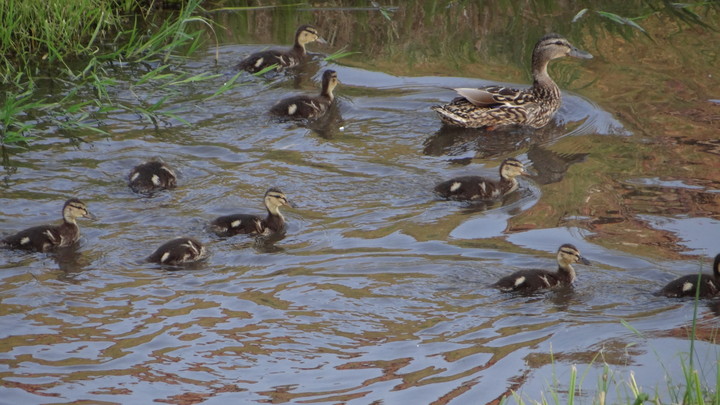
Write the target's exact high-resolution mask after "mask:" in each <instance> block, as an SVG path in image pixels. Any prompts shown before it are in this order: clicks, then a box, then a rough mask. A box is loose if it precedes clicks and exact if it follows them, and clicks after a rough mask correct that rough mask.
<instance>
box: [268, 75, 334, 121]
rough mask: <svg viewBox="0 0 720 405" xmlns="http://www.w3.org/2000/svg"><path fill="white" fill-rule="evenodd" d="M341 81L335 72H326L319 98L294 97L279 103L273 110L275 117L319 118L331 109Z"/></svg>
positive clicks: (271, 111) (271, 110)
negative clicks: (335, 90) (334, 91)
mask: <svg viewBox="0 0 720 405" xmlns="http://www.w3.org/2000/svg"><path fill="white" fill-rule="evenodd" d="M338 83H339V81H338V78H337V73H336V72H335V71H334V70H326V71H325V72H324V73H323V76H322V89H321V90H320V94H319V95H317V96H306V95H303V96H294V97H288V98H285V99H282V100H280V101H278V103H277V104H275V105H274V106H273V107H272V108H271V109H270V113H271V114H274V115H280V116H285V117H289V118H296V119H306V118H317V117H319V116H321V115H323V114H325V111H327V109H328V108H329V107H330V104H332V102H333V100H334V99H335V96H334V95H333V90H334V89H335V87H336V86H337V85H338Z"/></svg>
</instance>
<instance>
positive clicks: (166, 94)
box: [0, 0, 218, 146]
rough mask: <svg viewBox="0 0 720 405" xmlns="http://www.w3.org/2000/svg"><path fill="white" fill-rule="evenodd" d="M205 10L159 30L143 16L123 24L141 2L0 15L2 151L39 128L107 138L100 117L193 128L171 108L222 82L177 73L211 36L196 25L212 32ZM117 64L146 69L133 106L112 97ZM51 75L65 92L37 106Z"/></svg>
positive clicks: (188, 10) (193, 0)
mask: <svg viewBox="0 0 720 405" xmlns="http://www.w3.org/2000/svg"><path fill="white" fill-rule="evenodd" d="M200 3H201V0H188V1H187V2H185V3H184V4H183V7H182V8H181V10H180V11H179V12H176V13H174V14H171V15H162V17H163V18H158V19H157V21H158V24H154V23H153V21H152V20H151V21H147V20H145V19H144V18H143V16H142V15H140V14H133V16H132V17H122V18H121V15H120V13H123V12H124V11H127V10H129V9H131V8H133V9H134V7H136V6H137V3H136V1H135V0H124V1H118V0H24V1H10V2H9V3H7V6H6V7H0V23H3V24H6V25H7V28H8V29H6V30H3V31H2V36H3V37H2V38H0V50H1V51H2V52H3V53H4V54H5V55H7V56H8V57H7V58H4V59H3V61H4V62H3V63H4V64H3V65H2V66H0V78H1V79H2V81H3V83H5V84H6V85H7V86H3V90H2V91H0V144H1V145H3V146H5V145H23V144H28V143H29V142H30V141H31V140H32V139H33V138H34V137H35V136H36V128H37V127H38V124H39V122H40V121H42V122H43V123H46V124H50V125H53V126H55V127H57V128H58V129H61V130H71V129H86V130H90V131H95V132H103V131H102V130H100V129H98V128H97V125H95V121H96V117H95V116H94V115H95V114H97V113H99V112H101V113H108V112H112V111H127V112H132V113H135V114H138V115H139V116H141V117H143V118H144V119H145V120H147V121H148V122H151V123H152V124H154V125H155V126H158V125H159V121H160V120H163V119H165V118H170V119H174V120H177V121H180V122H183V123H187V122H186V121H184V120H183V119H182V117H180V116H178V115H177V114H176V113H175V112H174V111H171V110H168V109H167V108H166V105H167V103H168V101H169V100H171V99H173V97H175V96H176V95H177V94H179V93H180V90H179V89H180V88H182V87H183V86H186V85H189V84H192V83H196V82H199V81H205V80H212V79H214V78H216V77H218V75H214V74H209V73H201V74H190V73H188V72H186V71H184V70H183V69H182V68H178V66H172V64H173V63H174V62H182V60H183V58H184V57H186V56H188V55H190V54H192V53H193V52H195V51H196V50H197V48H198V47H199V46H200V44H201V41H202V38H204V37H205V35H201V34H203V33H204V30H201V29H199V28H198V27H197V24H198V23H200V24H205V25H207V26H210V27H211V28H212V26H211V24H210V23H209V22H208V21H207V20H205V19H204V18H202V17H200V16H199V14H200V13H201V12H202V9H201V7H200ZM111 6H113V7H114V8H113V7H111ZM118 7H119V8H118ZM122 20H128V21H129V22H130V24H126V25H121V21H122ZM211 31H212V30H211ZM117 62H122V63H123V64H124V65H126V66H127V65H138V66H142V68H143V72H144V73H143V74H141V75H140V76H139V77H133V78H131V80H134V82H131V83H130V93H131V94H132V95H133V98H131V99H127V98H126V99H120V98H119V97H117V96H116V95H115V94H114V92H113V88H114V87H116V86H117V85H118V81H117V79H116V78H115V77H114V74H113V72H115V71H116V70H115V69H113V68H112V66H113V64H116V63H117ZM176 64H177V65H180V63H176ZM147 67H151V68H150V69H149V70H147ZM41 72H42V73H41ZM48 73H49V74H50V75H51V76H52V78H53V80H54V81H55V82H56V83H59V84H60V85H61V86H62V87H64V88H65V89H66V90H67V92H66V93H65V94H64V95H61V96H60V97H58V99H56V100H53V101H52V102H46V101H45V100H43V99H40V100H38V97H37V96H36V91H35V89H36V87H37V86H36V84H35V81H36V80H37V78H38V77H39V76H40V75H41V76H46V75H47V74H48ZM63 85H64V86H63ZM78 99H82V100H83V101H80V102H78V101H77V100H78ZM39 117H40V118H39Z"/></svg>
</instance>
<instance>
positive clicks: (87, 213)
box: [83, 211, 97, 220]
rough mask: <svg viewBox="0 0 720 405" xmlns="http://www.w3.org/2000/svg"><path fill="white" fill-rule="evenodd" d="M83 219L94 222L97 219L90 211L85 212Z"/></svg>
mask: <svg viewBox="0 0 720 405" xmlns="http://www.w3.org/2000/svg"><path fill="white" fill-rule="evenodd" d="M83 218H87V219H92V220H96V219H97V217H96V216H95V214H93V213H92V212H90V211H85V214H84V215H83Z"/></svg>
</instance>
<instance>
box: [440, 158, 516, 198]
mask: <svg viewBox="0 0 720 405" xmlns="http://www.w3.org/2000/svg"><path fill="white" fill-rule="evenodd" d="M520 175H526V172H525V166H523V164H522V162H520V161H519V160H517V159H513V158H509V159H505V160H504V161H503V162H502V164H501V165H500V180H499V181H493V180H488V179H486V178H484V177H480V176H463V177H456V178H454V179H452V180H447V181H444V182H442V183H440V184H438V185H437V186H435V193H436V194H438V195H439V196H441V197H443V198H446V199H450V200H458V201H473V200H494V199H497V198H501V197H502V196H504V195H506V194H509V193H511V192H513V191H515V190H517V188H518V182H517V179H516V177H517V176H520Z"/></svg>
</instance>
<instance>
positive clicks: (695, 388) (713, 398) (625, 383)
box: [500, 272, 720, 405]
mask: <svg viewBox="0 0 720 405" xmlns="http://www.w3.org/2000/svg"><path fill="white" fill-rule="evenodd" d="M701 273H702V272H700V273H699V274H701ZM698 285H699V283H698ZM698 293H699V290H698V291H696V296H695V300H694V305H693V319H692V323H691V325H690V330H689V345H690V346H689V348H688V350H689V352H688V353H683V354H681V356H680V364H679V367H680V369H681V370H682V375H683V378H684V381H683V382H682V383H678V384H676V383H675V382H673V381H672V379H671V377H670V375H671V373H670V372H669V371H670V370H671V369H672V368H668V367H667V366H666V365H665V364H662V363H661V367H662V368H663V370H665V375H666V376H667V377H666V381H665V384H666V385H667V391H666V392H667V396H669V398H665V397H661V394H659V393H658V392H657V387H656V388H655V392H654V393H652V394H651V393H649V392H645V391H643V387H641V386H639V385H638V383H637V381H636V380H635V374H634V373H633V372H632V371H631V372H630V374H629V375H628V376H627V377H625V378H623V377H621V376H619V375H618V374H617V373H615V372H614V371H613V370H612V369H611V367H610V366H609V365H608V364H607V363H604V364H603V372H602V373H601V377H600V378H599V379H598V382H597V386H596V388H595V392H594V395H593V397H592V398H587V397H585V398H583V397H581V396H580V394H581V390H582V382H583V380H584V378H585V376H586V375H587V371H586V373H585V374H584V375H583V377H582V378H581V379H580V381H578V379H577V369H576V367H575V366H574V365H573V366H571V370H570V380H569V382H568V384H567V389H563V388H561V387H560V384H559V382H558V379H557V373H556V364H555V361H554V359H553V358H552V354H551V362H552V369H553V383H552V386H550V387H549V389H548V393H549V397H550V399H551V401H549V400H548V399H547V398H546V397H545V394H544V393H542V394H541V395H540V399H539V400H533V399H529V398H526V397H524V396H523V395H520V394H519V393H517V392H514V391H513V392H512V393H511V394H512V395H510V396H506V397H504V398H503V399H502V400H501V401H500V404H509V403H511V402H510V401H511V400H513V401H514V403H515V404H517V405H526V404H542V405H548V404H567V405H574V404H575V403H592V404H598V405H605V404H608V403H613V404H616V403H617V404H632V405H640V404H645V403H650V404H662V403H666V402H667V400H668V399H669V400H670V401H671V403H674V404H684V405H706V404H712V405H720V358H717V359H716V361H715V364H716V369H715V370H713V371H714V372H715V373H716V374H715V379H714V381H713V382H714V384H715V386H708V385H707V384H703V381H704V380H705V379H704V378H702V370H698V369H697V368H696V367H695V363H694V361H693V359H694V358H695V357H696V356H697V355H698V354H697V353H695V341H696V336H697V335H696V330H697V315H698V307H699V304H700V302H701V301H700V299H699V297H698V295H697V294H698ZM621 322H622V324H623V325H624V326H625V327H626V328H628V329H629V330H630V331H632V332H633V333H634V334H636V335H637V336H639V337H643V335H642V333H641V332H640V331H638V330H637V329H635V328H634V327H632V326H631V325H630V324H628V323H627V322H625V321H621ZM601 354H602V353H597V354H596V355H595V357H594V358H593V359H592V361H591V362H590V364H588V365H587V367H588V371H589V370H590V368H591V367H593V365H594V364H595V362H596V360H597V358H598V356H600V355H601ZM656 354H657V353H656ZM613 387H614V388H615V394H616V395H615V401H614V402H608V397H609V394H610V390H611V388H613ZM561 393H563V395H560V394H561ZM576 401H577V402H576Z"/></svg>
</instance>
